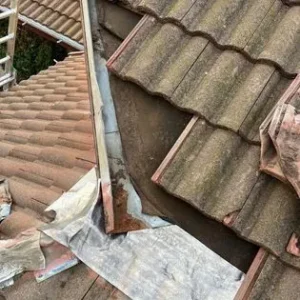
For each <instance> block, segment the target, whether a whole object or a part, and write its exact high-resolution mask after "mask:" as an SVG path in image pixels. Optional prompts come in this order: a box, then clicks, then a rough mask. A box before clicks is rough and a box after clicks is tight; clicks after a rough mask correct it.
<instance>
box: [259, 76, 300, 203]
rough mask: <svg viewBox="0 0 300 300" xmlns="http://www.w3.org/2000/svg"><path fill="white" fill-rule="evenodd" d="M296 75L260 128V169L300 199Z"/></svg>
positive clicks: (299, 80) (298, 81) (298, 87)
mask: <svg viewBox="0 0 300 300" xmlns="http://www.w3.org/2000/svg"><path fill="white" fill-rule="evenodd" d="M299 91H300V76H298V77H297V78H296V79H295V81H294V82H293V84H292V85H291V86H290V87H289V89H288V90H287V91H286V93H285V94H284V96H283V97H282V98H281V99H280V100H279V102H278V103H277V105H276V107H275V108H274V111H272V112H271V114H270V115H269V116H268V117H267V119H266V120H265V122H264V123H263V124H262V125H261V127H260V135H261V141H262V151H261V170H263V171H265V172H266V173H268V174H270V175H273V176H275V177H276V178H278V179H279V180H281V181H283V182H286V183H290V184H291V185H292V186H293V187H294V188H295V190H296V192H297V194H298V196H299V197H300V182H299V172H300V171H299V169H298V148H299V147H298V142H299V141H298V140H299V138H298V134H299V125H298V124H299V100H300V98H299Z"/></svg>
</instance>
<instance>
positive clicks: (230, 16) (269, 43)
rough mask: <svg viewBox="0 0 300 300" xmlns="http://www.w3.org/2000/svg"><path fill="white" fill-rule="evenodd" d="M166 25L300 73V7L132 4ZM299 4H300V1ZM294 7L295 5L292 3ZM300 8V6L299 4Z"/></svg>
mask: <svg viewBox="0 0 300 300" xmlns="http://www.w3.org/2000/svg"><path fill="white" fill-rule="evenodd" d="M128 2H129V3H130V4H131V5H133V6H134V7H136V8H137V9H138V10H140V11H142V12H146V13H150V14H152V15H154V16H155V17H157V18H159V19H160V20H161V21H162V22H172V23H176V24H178V25H179V26H181V27H182V28H184V29H185V30H186V31H188V32H189V33H191V34H192V35H202V36H206V37H207V38H209V39H210V40H212V41H214V42H215V43H217V44H219V45H220V46H222V47H229V48H233V49H236V50H238V51H241V52H243V53H245V54H246V55H247V56H249V57H251V58H252V59H261V60H266V61H269V62H272V63H274V64H276V65H278V66H280V67H281V68H283V69H284V70H285V71H286V72H289V73H295V72H297V70H298V69H299V57H300V56H299V55H300V53H299V49H297V48H298V47H297V45H298V44H299V41H300V34H299V28H300V7H299V6H297V5H286V4H284V3H286V2H287V1H280V0H275V1H274V0H264V1H261V0H254V1H247V0H217V1H209V0H169V1H160V0H129V1H128ZM297 2H298V1H297ZM290 3H294V4H295V2H294V1H293V2H292V1H290ZM298 4H299V3H298Z"/></svg>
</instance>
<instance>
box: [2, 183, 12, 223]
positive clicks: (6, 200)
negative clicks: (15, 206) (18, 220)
mask: <svg viewBox="0 0 300 300" xmlns="http://www.w3.org/2000/svg"><path fill="white" fill-rule="evenodd" d="M11 205H12V198H11V195H10V192H9V187H8V181H7V179H0V222H1V221H3V220H4V219H5V218H6V217H8V216H9V215H10V212H11Z"/></svg>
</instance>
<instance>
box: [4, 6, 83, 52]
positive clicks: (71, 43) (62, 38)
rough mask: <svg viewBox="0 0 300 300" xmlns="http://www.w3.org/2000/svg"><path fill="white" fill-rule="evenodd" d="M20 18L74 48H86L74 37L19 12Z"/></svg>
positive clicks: (80, 49)
mask: <svg viewBox="0 0 300 300" xmlns="http://www.w3.org/2000/svg"><path fill="white" fill-rule="evenodd" d="M6 10H8V9H7V8H6V7H4V6H0V11H6ZM18 19H19V20H20V21H21V22H23V23H26V24H28V25H30V26H31V27H33V28H35V29H37V30H39V31H42V32H43V33H45V34H47V35H49V36H51V37H53V38H54V39H55V40H57V41H61V42H62V43H64V44H66V45H68V46H70V47H72V48H73V49H74V50H79V51H83V50H84V46H83V45H82V44H80V43H78V42H76V41H74V40H73V39H71V38H69V37H67V36H65V35H63V34H61V33H58V32H56V31H55V30H52V29H50V28H48V27H46V26H45V25H42V24H41V23H39V22H36V21H34V20H32V19H30V18H28V17H26V16H24V15H22V14H19V16H18Z"/></svg>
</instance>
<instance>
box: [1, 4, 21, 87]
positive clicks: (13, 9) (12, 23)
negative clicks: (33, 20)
mask: <svg viewBox="0 0 300 300" xmlns="http://www.w3.org/2000/svg"><path fill="white" fill-rule="evenodd" d="M1 11H2V12H1V13H0V20H3V19H7V18H8V32H7V35H6V36H4V37H0V45H2V44H4V43H6V56H5V57H3V58H0V66H1V68H0V70H1V71H0V72H1V75H0V88H2V87H3V89H7V88H8V85H9V84H13V83H14V82H15V79H16V72H15V70H14V67H13V58H14V54H15V44H16V34H17V27H18V13H19V0H10V8H5V9H4V8H2V7H1Z"/></svg>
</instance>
